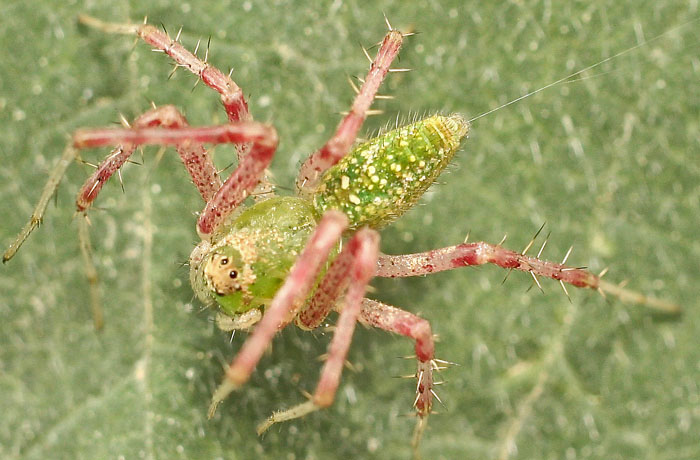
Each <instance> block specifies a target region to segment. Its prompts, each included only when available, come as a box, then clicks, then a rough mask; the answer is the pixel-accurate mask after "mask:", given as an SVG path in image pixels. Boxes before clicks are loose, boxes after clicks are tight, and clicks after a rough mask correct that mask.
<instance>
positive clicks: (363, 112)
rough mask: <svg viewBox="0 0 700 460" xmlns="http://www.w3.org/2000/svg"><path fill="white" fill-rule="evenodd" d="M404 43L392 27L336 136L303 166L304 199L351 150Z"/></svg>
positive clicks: (300, 179) (300, 183)
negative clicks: (325, 173) (324, 174)
mask: <svg viewBox="0 0 700 460" xmlns="http://www.w3.org/2000/svg"><path fill="white" fill-rule="evenodd" d="M402 42H403V35H402V34H401V32H399V31H398V30H393V29H391V28H390V30H389V33H388V34H386V36H385V37H384V40H383V41H382V44H381V46H380V47H379V51H377V56H376V57H375V59H374V61H372V65H371V66H370V69H369V72H368V73H367V77H366V78H365V81H364V83H363V84H362V87H361V88H360V91H359V93H358V94H357V96H356V97H355V101H354V102H353V104H352V108H351V109H350V112H349V113H348V114H347V115H346V116H345V117H344V118H343V120H342V121H341V122H340V124H339V125H338V128H337V129H336V131H335V134H333V137H331V138H330V139H329V140H328V142H326V144H325V145H324V146H323V147H321V148H320V149H319V150H318V151H316V152H315V153H313V154H312V155H311V156H310V157H309V158H307V160H306V161H305V162H304V164H303V165H302V166H301V169H300V170H299V176H298V177H297V189H298V190H299V194H300V195H301V196H305V195H309V194H312V193H313V191H314V190H315V189H316V187H317V186H318V180H319V178H320V177H321V175H322V174H323V172H324V171H326V170H327V169H328V168H330V167H331V166H333V165H334V164H336V163H337V162H338V161H340V159H341V158H343V157H344V156H345V155H347V153H348V152H349V151H350V148H351V147H352V144H353V143H354V142H355V139H356V138H357V132H358V131H359V129H360V127H361V126H362V123H363V122H364V120H365V118H366V117H367V111H368V110H369V108H370V106H371V105H372V101H373V100H374V98H375V96H376V94H377V90H378V89H379V86H380V85H381V83H382V81H383V80H384V77H386V74H387V73H388V72H390V68H389V67H390V66H391V63H392V61H393V60H394V58H396V56H397V55H398V54H399V49H400V48H401V43H402Z"/></svg>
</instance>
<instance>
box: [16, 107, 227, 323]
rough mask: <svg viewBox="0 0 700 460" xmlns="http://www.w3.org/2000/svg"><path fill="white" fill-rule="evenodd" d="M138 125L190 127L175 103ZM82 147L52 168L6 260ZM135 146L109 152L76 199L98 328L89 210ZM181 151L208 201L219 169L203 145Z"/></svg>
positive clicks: (70, 148) (39, 217)
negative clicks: (87, 212)
mask: <svg viewBox="0 0 700 460" xmlns="http://www.w3.org/2000/svg"><path fill="white" fill-rule="evenodd" d="M134 126H135V127H136V128H145V127H153V126H166V127H170V128H181V127H186V126H187V120H186V119H185V118H184V116H183V115H182V114H180V113H179V112H178V111H177V109H175V108H174V107H173V106H163V107H160V108H154V109H153V110H149V111H148V112H146V113H144V114H143V115H141V116H139V117H138V118H136V120H135V121H134ZM80 148H82V146H78V145H75V144H74V145H70V146H67V147H66V149H65V150H64V152H63V155H62V157H61V159H60V160H59V162H58V164H57V165H56V166H55V167H54V169H53V170H52V171H51V174H50V176H49V180H48V181H47V183H46V185H45V186H44V190H43V191H42V194H41V196H40V198H39V201H38V202H37V204H36V206H35V208H34V211H33V212H32V216H31V218H30V219H29V222H28V223H27V224H26V225H25V226H24V228H23V229H22V231H21V232H20V233H19V235H17V238H16V239H15V241H14V242H13V243H12V244H11V245H10V247H9V248H8V249H7V251H5V253H4V255H3V262H7V261H8V260H10V259H11V258H12V257H13V256H14V255H15V253H16V252H17V250H18V249H19V248H20V246H22V244H23V243H24V241H25V240H26V239H27V238H28V237H29V235H30V234H31V232H32V231H33V230H34V229H35V228H36V227H37V226H38V225H39V224H40V223H41V220H42V219H43V216H44V212H45V211H46V206H47V205H48V202H49V200H50V199H51V196H53V195H54V193H56V189H57V188H58V185H59V184H60V182H61V179H62V178H63V176H64V174H65V171H66V169H67V168H68V166H69V165H70V164H71V163H72V162H73V161H74V160H75V159H76V158H77V156H78V151H79V149H80ZM134 149H135V146H134V145H132V144H122V145H119V146H118V147H117V148H115V149H114V150H113V151H112V153H110V155H108V156H107V158H105V159H104V160H103V161H102V162H101V163H100V165H99V166H98V167H97V168H96V169H95V171H94V172H93V174H92V175H91V176H90V177H89V178H88V179H87V180H86V181H85V183H84V184H83V186H82V188H81V189H80V192H79V193H78V196H77V198H76V207H77V210H78V212H80V213H82V214H83V216H82V218H81V220H80V221H79V223H78V225H79V232H78V235H79V238H80V249H81V253H82V255H83V262H84V265H85V272H86V275H87V278H88V282H89V284H90V298H91V308H92V312H93V321H94V323H95V328H96V329H100V328H102V324H103V319H102V318H103V315H102V308H101V306H100V294H99V284H98V277H97V271H96V269H95V266H94V263H93V262H92V249H91V244H90V232H89V228H88V225H89V221H88V220H87V215H86V211H87V209H88V208H89V207H90V206H91V205H92V202H93V201H94V200H95V198H96V197H97V195H98V194H99V192H100V190H101V189H102V186H103V185H104V183H105V182H106V181H107V180H108V179H109V178H110V177H111V176H112V174H114V173H115V172H116V171H118V170H119V168H121V167H122V166H123V165H124V163H125V162H126V161H127V160H128V159H129V157H130V156H131V154H132V153H133V152H134ZM178 152H179V154H180V157H181V158H182V161H183V163H184V164H185V166H186V167H187V170H188V171H189V173H190V176H191V177H192V181H193V182H194V183H195V185H196V186H197V188H198V189H199V191H200V193H201V194H202V197H203V198H204V200H205V201H208V200H209V199H210V198H211V197H212V196H213V194H214V193H215V192H216V190H218V189H219V188H220V186H221V181H220V179H219V177H218V174H217V172H216V168H215V167H214V164H213V163H212V161H211V159H210V158H209V156H208V155H207V152H206V150H205V149H204V147H203V146H202V145H201V144H199V143H196V142H190V141H187V142H183V143H182V144H180V145H178Z"/></svg>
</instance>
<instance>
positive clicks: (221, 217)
mask: <svg viewBox="0 0 700 460" xmlns="http://www.w3.org/2000/svg"><path fill="white" fill-rule="evenodd" d="M194 142H201V143H212V144H224V143H235V144H238V143H250V144H251V149H250V152H249V153H248V154H247V155H246V156H245V157H243V159H242V160H241V163H240V165H239V166H238V168H237V169H236V171H234V172H233V174H231V176H230V177H229V178H228V179H226V182H224V185H222V186H221V187H220V188H219V190H218V191H217V192H216V194H215V195H214V197H213V198H212V199H211V200H209V201H208V202H207V205H206V207H205V208H204V211H202V214H201V215H200V216H199V220H198V221H197V232H198V233H199V235H200V237H201V238H202V239H203V240H208V239H210V238H211V236H212V234H213V233H214V232H215V231H216V229H217V228H218V227H219V225H221V223H223V222H224V221H225V220H226V218H227V217H228V216H229V215H230V214H231V212H232V211H233V210H234V209H235V208H236V207H237V206H238V205H239V204H241V202H243V200H244V199H245V198H246V197H247V196H248V195H249V194H250V192H251V191H252V190H253V189H254V188H255V186H256V185H257V183H258V182H259V181H260V178H261V177H262V176H263V174H264V172H265V168H267V165H268V164H270V161H271V160H272V156H273V154H274V153H275V149H276V148H277V133H276V131H275V130H274V128H272V127H271V126H267V125H263V124H261V123H256V122H254V121H241V122H237V123H232V124H228V125H221V126H201V127H197V128H190V127H186V128H173V129H164V128H133V129H108V128H104V129H91V130H80V131H76V133H75V134H74V136H73V144H74V146H75V147H78V148H87V147H100V146H105V145H115V144H132V145H142V144H158V145H184V144H186V143H194Z"/></svg>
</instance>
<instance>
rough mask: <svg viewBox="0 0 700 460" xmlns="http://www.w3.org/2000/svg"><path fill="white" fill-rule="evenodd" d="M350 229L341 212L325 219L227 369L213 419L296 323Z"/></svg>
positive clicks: (213, 405)
mask: <svg viewBox="0 0 700 460" xmlns="http://www.w3.org/2000/svg"><path fill="white" fill-rule="evenodd" d="M347 226H348V220H347V217H345V215H344V214H342V213H340V212H337V211H329V212H327V213H325V214H324V215H323V217H322V218H321V221H320V222H319V223H318V226H317V227H316V229H315V230H314V233H313V234H312V235H311V238H310V239H309V242H308V243H307V244H306V247H305V248H304V250H303V251H302V253H301V255H299V258H298V259H297V261H296V262H295V264H294V266H293V267H292V270H291V271H290V273H289V275H288V276H287V279H286V280H285V281H284V284H283V285H282V287H281V288H280V290H279V291H277V294H275V297H274V299H272V303H271V304H270V306H269V307H268V308H267V309H266V310H265V314H264V315H263V318H262V320H261V321H260V323H258V325H257V326H256V328H255V330H254V331H253V333H252V334H251V335H250V336H249V337H248V339H247V340H246V341H245V343H244V344H243V347H242V348H241V350H240V352H239V353H238V355H237V356H236V358H235V359H234V360H233V363H232V364H231V366H230V367H229V368H228V369H227V371H226V377H224V381H223V382H222V383H221V385H219V387H218V388H217V390H216V391H215V392H214V396H213V397H212V403H211V406H209V417H210V418H211V417H212V416H213V415H214V412H216V408H217V406H218V405H219V404H220V403H221V402H222V401H223V400H224V399H226V397H227V396H228V395H229V394H230V393H231V392H232V391H233V390H235V389H236V388H238V387H240V386H241V385H243V384H244V383H245V382H246V381H247V380H248V378H250V375H251V374H252V372H253V370H254V369H255V366H256V365H257V363H258V361H260V358H261V357H262V354H263V352H264V351H265V349H267V346H268V345H269V343H270V341H271V340H272V337H273V336H274V335H275V333H277V332H278V331H279V330H280V329H282V328H283V327H284V326H286V325H287V324H288V323H289V321H291V320H292V318H293V317H294V315H295V314H296V312H297V310H298V309H299V308H300V307H301V303H302V302H303V301H304V300H305V299H306V296H307V295H308V293H309V291H310V290H311V288H312V286H313V283H314V281H315V280H316V278H317V276H318V273H319V271H320V270H321V267H322V266H323V264H324V263H325V262H326V261H327V260H328V257H329V255H330V253H331V251H332V249H333V248H334V247H335V245H336V244H338V242H339V241H340V238H341V236H342V233H343V231H344V230H345V229H346V228H347Z"/></svg>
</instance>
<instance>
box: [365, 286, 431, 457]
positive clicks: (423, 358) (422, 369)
mask: <svg viewBox="0 0 700 460" xmlns="http://www.w3.org/2000/svg"><path fill="white" fill-rule="evenodd" d="M359 320H360V322H361V323H363V324H366V325H368V326H374V327H377V328H380V329H384V330H385V331H390V332H394V333H396V334H401V335H403V336H405V337H410V338H411V339H413V340H414V341H415V342H416V345H415V350H416V358H417V359H418V367H417V369H416V375H415V377H416V379H417V383H416V399H415V401H414V402H413V405H414V407H415V408H416V412H417V415H418V423H417V424H416V429H415V431H414V435H413V447H414V449H415V450H416V451H417V449H418V444H419V442H420V438H421V436H422V434H423V431H424V430H425V427H426V424H427V420H428V415H430V412H431V410H432V407H433V397H434V396H435V397H436V398H437V396H436V395H435V392H434V390H433V385H434V381H433V370H435V369H439V368H440V367H439V366H438V364H437V362H436V360H435V344H434V342H433V333H432V329H431V328H430V323H429V322H428V321H427V320H425V319H423V318H421V317H419V316H416V315H414V314H413V313H409V312H407V311H404V310H401V309H400V308H396V307H392V306H391V305H386V304H383V303H381V302H377V301H376V300H372V299H364V300H363V302H362V312H361V313H360V318H359Z"/></svg>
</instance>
